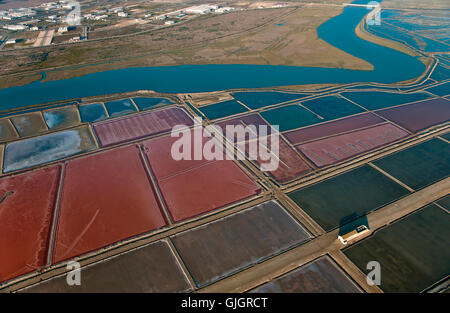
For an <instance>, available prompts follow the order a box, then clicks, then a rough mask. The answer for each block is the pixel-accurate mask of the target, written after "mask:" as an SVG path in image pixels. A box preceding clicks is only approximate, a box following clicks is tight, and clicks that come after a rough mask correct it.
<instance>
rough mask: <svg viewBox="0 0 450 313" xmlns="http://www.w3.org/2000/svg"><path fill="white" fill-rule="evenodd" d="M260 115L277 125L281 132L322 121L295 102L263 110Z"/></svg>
mask: <svg viewBox="0 0 450 313" xmlns="http://www.w3.org/2000/svg"><path fill="white" fill-rule="evenodd" d="M261 115H262V117H264V118H265V119H266V121H268V122H269V123H270V124H272V125H279V127H280V131H281V132H283V131H286V130H291V129H294V128H299V127H304V126H309V125H313V124H316V123H320V122H323V120H322V119H320V118H318V117H317V116H316V115H315V114H313V113H311V112H309V111H308V110H306V109H305V108H303V107H301V106H299V105H297V104H293V105H287V106H285V107H281V108H276V109H271V110H268V111H264V112H261Z"/></svg>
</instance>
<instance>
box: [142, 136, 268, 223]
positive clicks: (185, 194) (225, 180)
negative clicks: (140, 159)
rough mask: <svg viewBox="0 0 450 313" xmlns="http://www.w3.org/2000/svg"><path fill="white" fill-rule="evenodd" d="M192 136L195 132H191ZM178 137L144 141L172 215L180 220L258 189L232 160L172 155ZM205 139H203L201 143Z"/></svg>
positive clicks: (251, 193) (218, 206) (248, 194)
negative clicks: (183, 157) (186, 158)
mask: <svg viewBox="0 0 450 313" xmlns="http://www.w3.org/2000/svg"><path fill="white" fill-rule="evenodd" d="M191 137H192V138H191V139H192V140H194V139H193V137H194V136H191ZM177 139H178V138H172V137H164V138H161V139H157V140H151V141H146V142H145V143H144V148H145V150H146V155H147V157H148V160H149V164H150V166H151V168H152V171H153V173H154V175H155V177H156V179H157V181H158V184H159V187H160V189H161V192H162V195H163V197H164V200H165V202H166V205H167V208H168V210H169V213H170V215H171V217H172V219H173V220H174V221H175V222H178V221H182V220H185V219H188V218H191V217H194V216H197V215H201V214H204V213H206V212H209V211H212V210H215V209H218V208H220V207H223V206H226V205H229V204H232V203H234V202H237V201H240V200H243V199H246V198H249V197H251V196H253V195H256V194H258V193H259V192H260V188H259V187H258V186H257V185H256V184H255V183H254V182H253V180H252V179H251V178H250V176H249V175H248V174H247V173H246V172H245V171H244V170H243V169H241V168H240V167H239V166H238V165H237V164H236V163H235V162H234V161H231V160H221V161H216V160H213V161H208V160H205V159H202V160H180V161H176V160H174V159H173V158H172V156H171V146H172V144H173V142H174V141H176V140H177ZM207 140H208V139H203V141H202V143H201V146H202V147H204V145H205V142H206V141H207Z"/></svg>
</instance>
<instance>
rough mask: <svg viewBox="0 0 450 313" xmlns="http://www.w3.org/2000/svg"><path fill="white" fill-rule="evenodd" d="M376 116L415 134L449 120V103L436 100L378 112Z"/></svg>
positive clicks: (439, 99)
mask: <svg viewBox="0 0 450 313" xmlns="http://www.w3.org/2000/svg"><path fill="white" fill-rule="evenodd" d="M377 114H379V115H381V116H383V117H385V118H387V119H388V120H390V121H392V122H395V123H397V124H398V125H400V126H402V127H404V128H406V129H407V130H409V131H411V132H413V133H415V132H418V131H421V130H424V129H426V128H428V127H431V126H433V125H437V124H441V123H444V122H447V121H448V120H450V101H448V100H446V99H443V98H437V99H432V100H426V101H421V102H416V103H412V104H407V105H402V106H399V107H395V108H391V109H386V110H380V111H377Z"/></svg>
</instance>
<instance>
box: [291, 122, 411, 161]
mask: <svg viewBox="0 0 450 313" xmlns="http://www.w3.org/2000/svg"><path fill="white" fill-rule="evenodd" d="M407 135H408V133H407V132H406V131H404V130H402V129H400V128H398V127H396V126H394V125H392V124H389V123H387V124H382V125H378V126H373V127H370V128H366V129H363V130H357V131H354V132H351V133H346V134H342V135H336V136H332V137H327V138H324V139H319V140H316V141H312V142H309V143H305V144H302V145H299V146H297V148H298V149H299V150H300V151H301V152H302V153H303V154H304V155H306V156H307V157H308V158H309V159H310V160H311V161H313V162H314V164H315V165H317V166H318V167H321V166H325V165H330V164H334V163H337V162H339V161H342V160H344V159H347V158H349V157H352V156H355V155H358V154H361V153H364V152H367V151H370V150H372V149H375V148H377V147H380V146H383V145H385V144H388V143H391V142H394V141H396V140H398V139H401V138H403V137H405V136H407Z"/></svg>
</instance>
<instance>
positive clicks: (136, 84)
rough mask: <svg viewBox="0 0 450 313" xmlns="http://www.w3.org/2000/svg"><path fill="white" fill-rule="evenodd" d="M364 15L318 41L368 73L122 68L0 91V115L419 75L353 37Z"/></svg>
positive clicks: (337, 24)
mask: <svg viewBox="0 0 450 313" xmlns="http://www.w3.org/2000/svg"><path fill="white" fill-rule="evenodd" d="M367 2H369V1H368V0H360V1H355V3H367ZM368 12H369V11H368V10H367V9H366V8H363V7H346V8H345V9H344V11H343V13H342V14H341V15H339V16H336V17H334V18H332V19H330V20H328V21H327V22H325V23H324V24H322V25H321V26H320V27H319V28H318V35H319V37H320V38H322V39H323V40H325V41H327V42H328V43H330V44H331V45H333V46H335V47H337V48H339V49H341V50H343V51H345V52H347V53H350V54H352V55H354V56H356V57H359V58H362V59H364V60H366V61H367V62H369V63H371V64H372V65H373V66H374V70H373V71H357V70H347V69H338V68H316V67H295V66H273V65H242V64H232V65H225V64H223V65H217V64H210V65H180V66H161V67H140V68H127V69H120V70H111V71H105V72H99V73H93V74H87V75H84V76H81V77H75V78H72V79H65V80H58V81H49V82H33V83H31V84H28V85H25V86H18V87H11V88H6V89H2V90H0V110H7V109H12V108H17V107H22V106H26V105H32V104H38V103H44V102H49V101H56V100H63V99H73V98H80V97H89V96H95V95H101V94H112V93H120V92H127V91H135V90H142V89H152V90H156V91H159V92H168V93H182V92H205V91H214V90H224V89H234V88H261V87H273V86H286V85H299V84H318V83H352V82H377V83H394V82H399V81H405V80H409V79H412V78H416V77H418V76H419V75H420V74H422V72H423V71H424V70H425V66H424V65H423V64H422V63H421V62H420V61H419V60H418V59H417V58H415V57H411V56H408V55H406V54H404V53H401V52H398V51H395V50H392V49H389V48H386V47H383V46H379V45H376V44H373V43H370V42H367V41H365V40H362V39H360V38H359V37H358V36H356V34H355V27H356V26H357V24H358V23H359V22H360V21H361V20H362V19H363V18H364V16H365V15H366V14H367V13H368Z"/></svg>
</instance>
